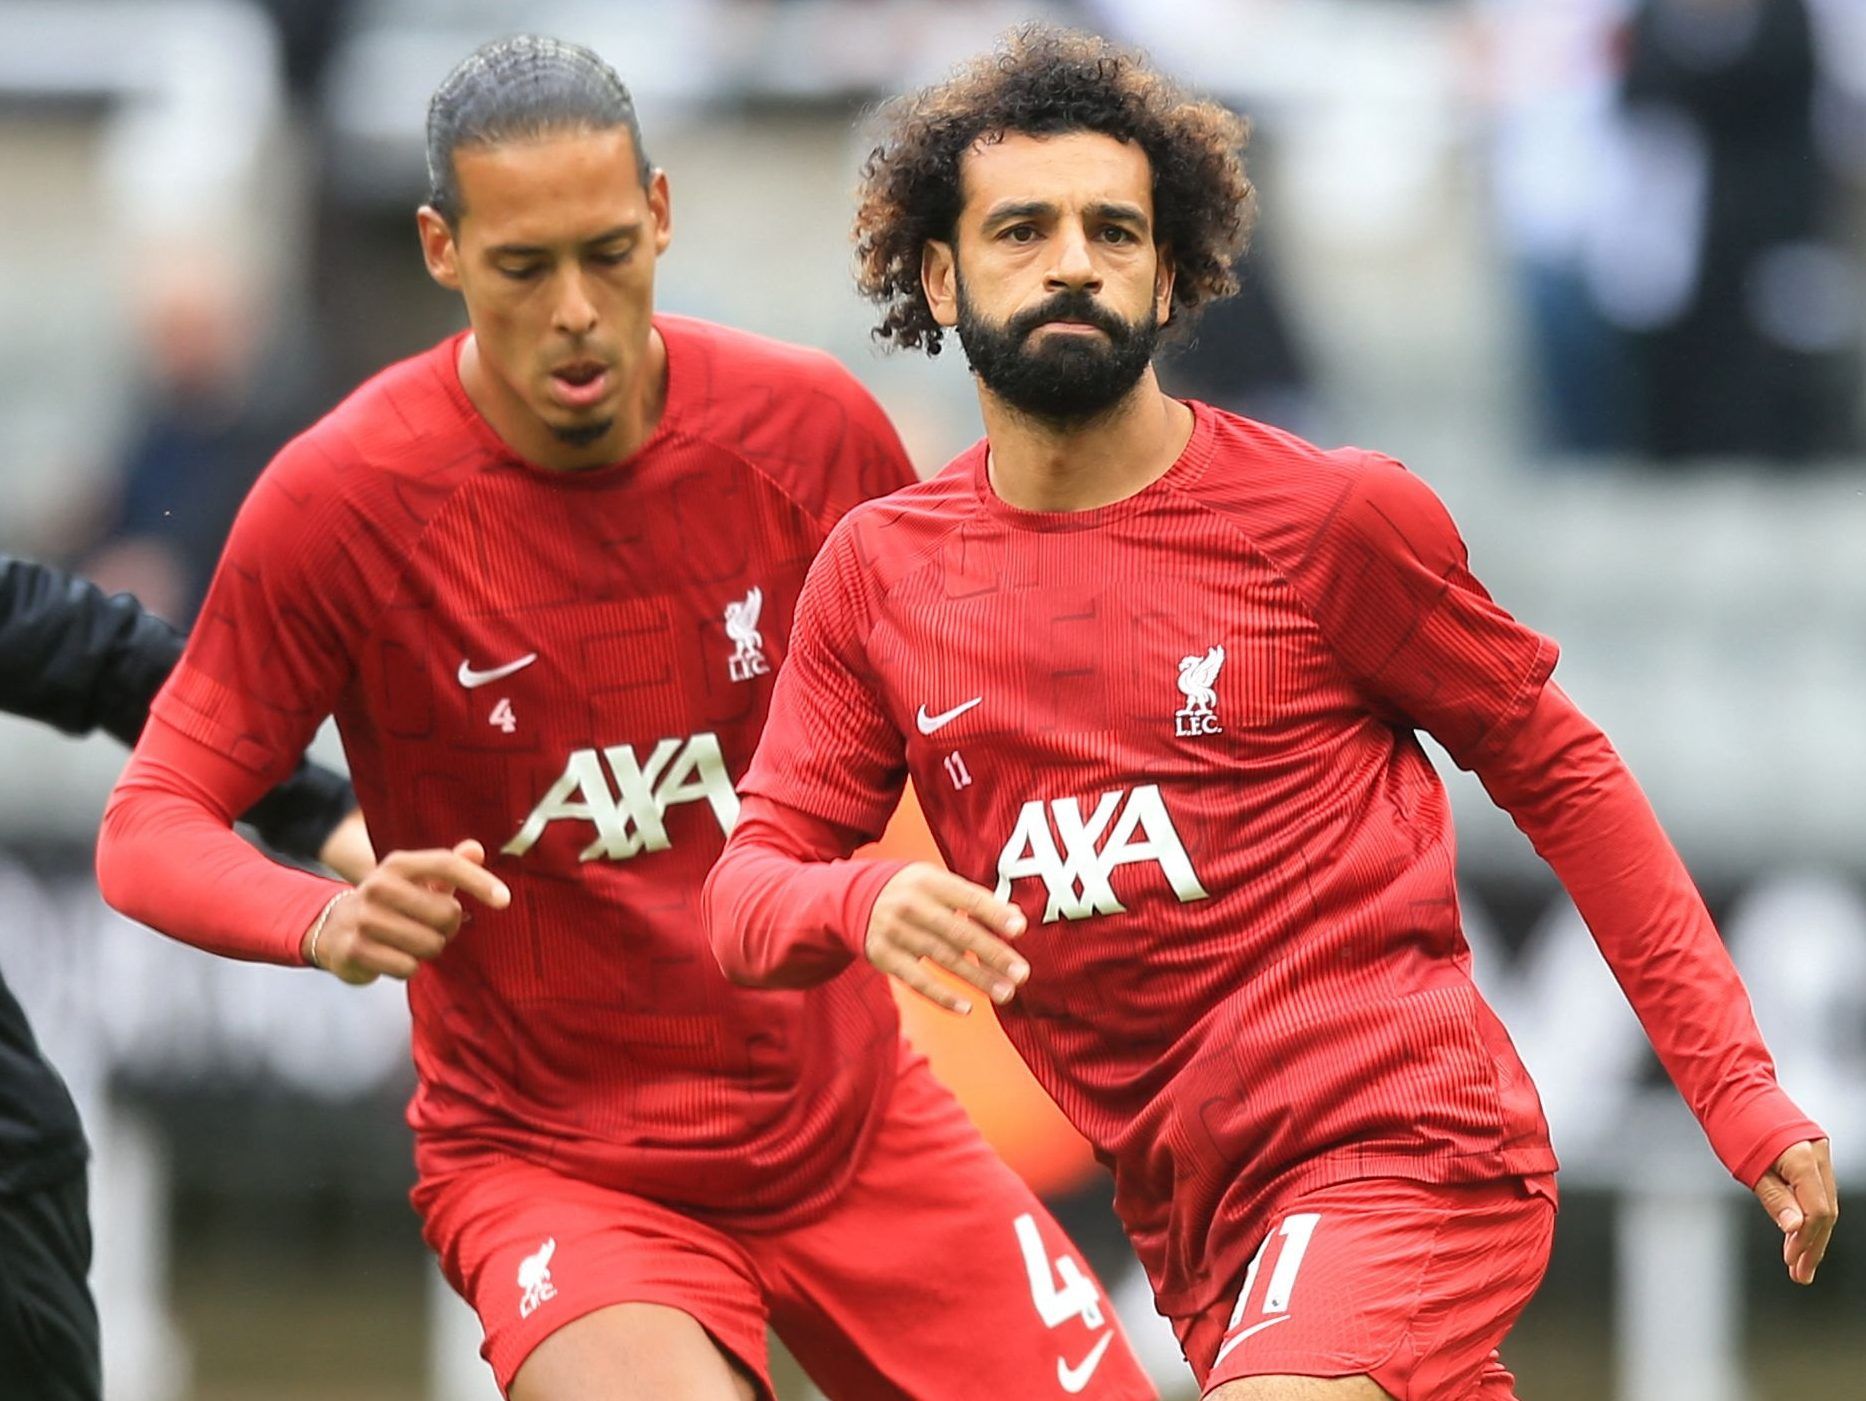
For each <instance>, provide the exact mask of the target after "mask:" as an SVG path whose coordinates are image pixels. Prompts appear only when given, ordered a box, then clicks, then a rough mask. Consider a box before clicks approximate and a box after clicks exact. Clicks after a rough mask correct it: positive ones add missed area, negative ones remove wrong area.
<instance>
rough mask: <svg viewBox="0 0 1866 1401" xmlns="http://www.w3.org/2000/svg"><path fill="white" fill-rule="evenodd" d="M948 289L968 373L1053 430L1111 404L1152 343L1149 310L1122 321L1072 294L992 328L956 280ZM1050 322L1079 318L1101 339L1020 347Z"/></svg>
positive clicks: (1154, 326) (1059, 339) (1154, 319)
mask: <svg viewBox="0 0 1866 1401" xmlns="http://www.w3.org/2000/svg"><path fill="white" fill-rule="evenodd" d="M955 290H956V291H957V293H958V300H959V326H958V330H959V344H960V345H961V346H963V347H964V349H965V358H966V361H967V362H968V363H969V364H970V365H971V366H972V372H973V373H974V374H976V375H977V376H978V377H979V378H980V379H981V380H983V381H984V383H985V387H986V388H987V389H989V390H991V392H992V393H993V394H996V395H997V396H998V397H999V398H1000V399H1002V400H1004V402H1005V403H1007V404H1009V405H1010V406H1011V407H1012V408H1014V409H1016V410H1018V411H1019V412H1021V413H1025V414H1028V415H1030V416H1031V417H1032V418H1035V419H1040V420H1042V421H1043V422H1045V423H1050V424H1054V425H1056V426H1058V427H1072V426H1077V425H1080V424H1082V423H1085V422H1087V421H1088V420H1090V419H1093V418H1095V417H1096V416H1097V415H1099V414H1102V413H1105V412H1106V411H1107V410H1108V409H1110V408H1112V407H1113V406H1114V405H1115V404H1117V403H1119V402H1120V401H1121V400H1122V399H1123V398H1125V397H1126V396H1127V394H1128V393H1129V392H1130V391H1131V390H1132V389H1133V388H1134V386H1135V385H1136V384H1138V383H1139V382H1140V377H1141V375H1143V374H1144V373H1146V369H1147V366H1148V364H1149V363H1150V362H1151V361H1152V360H1153V352H1154V350H1155V348H1156V347H1157V346H1158V345H1159V343H1160V318H1159V315H1158V314H1157V313H1156V312H1155V311H1154V310H1153V308H1152V307H1151V306H1149V307H1148V308H1147V315H1146V318H1145V319H1144V320H1140V321H1125V320H1123V319H1122V318H1121V317H1120V316H1119V315H1118V314H1116V313H1115V312H1112V311H1110V310H1109V309H1108V308H1107V307H1105V306H1103V305H1102V304H1101V303H1100V302H1098V301H1096V300H1095V298H1094V297H1093V296H1092V295H1091V294H1090V293H1088V292H1085V291H1082V290H1081V289H1077V290H1075V291H1070V292H1058V293H1057V294H1056V295H1055V296H1053V297H1051V298H1050V299H1049V300H1048V301H1046V302H1044V303H1043V305H1041V306H1039V307H1034V308H1032V309H1031V310H1029V311H1026V312H1023V313H1021V314H1019V315H1017V316H1014V317H1012V318H1011V319H1010V320H1009V321H1007V322H1004V323H1002V324H996V325H994V324H993V323H992V322H989V321H987V320H985V319H984V318H983V317H981V316H980V315H979V314H978V312H977V309H976V308H975V307H974V306H973V305H972V303H971V301H970V300H969V299H968V298H967V297H966V294H965V284H964V283H963V282H959V283H958V284H957V286H956V289H955ZM1052 321H1081V322H1084V323H1086V324H1088V325H1090V326H1094V327H1095V328H1097V329H1098V330H1100V331H1102V332H1103V333H1104V334H1105V335H1106V336H1107V337H1108V339H1107V341H1106V342H1102V341H1098V340H1096V339H1095V338H1094V337H1092V336H1074V335H1067V336H1065V335H1056V336H1049V337H1046V338H1045V339H1044V340H1043V341H1042V342H1040V343H1039V344H1037V345H1036V346H1034V347H1033V346H1031V345H1029V344H1027V342H1028V341H1029V339H1030V337H1031V335H1032V334H1033V333H1034V332H1035V331H1036V330H1037V328H1038V327H1040V326H1044V325H1047V324H1048V323H1049V322H1052Z"/></svg>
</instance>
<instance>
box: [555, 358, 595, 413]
mask: <svg viewBox="0 0 1866 1401" xmlns="http://www.w3.org/2000/svg"><path fill="white" fill-rule="evenodd" d="M608 388H609V367H608V366H607V365H605V364H603V362H602V361H600V360H574V361H572V362H571V363H570V364H568V365H559V366H558V367H557V368H556V369H554V370H552V371H551V394H552V397H554V398H555V399H556V400H557V401H558V402H559V403H561V404H563V405H564V406H565V407H567V408H587V407H588V406H589V405H591V404H594V403H596V402H597V401H598V400H600V399H601V398H602V397H603V395H604V394H605V393H607V392H608Z"/></svg>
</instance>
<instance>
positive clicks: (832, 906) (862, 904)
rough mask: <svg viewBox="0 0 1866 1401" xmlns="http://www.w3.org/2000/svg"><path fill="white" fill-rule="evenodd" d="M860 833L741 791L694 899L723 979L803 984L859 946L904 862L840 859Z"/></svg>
mask: <svg viewBox="0 0 1866 1401" xmlns="http://www.w3.org/2000/svg"><path fill="white" fill-rule="evenodd" d="M862 840H863V839H862V838H861V837H860V836H859V835H858V834H856V833H854V832H852V831H850V830H849V829H848V828H844V827H838V826H836V825H835V824H834V823H831V822H825V821H823V820H822V819H821V818H818V817H813V816H811V815H810V814H809V813H807V812H803V811H801V810H800V809H798V808H794V807H791V806H789V805H788V804H785V803H778V802H773V801H772V800H770V799H769V798H761V797H758V796H756V795H755V794H753V795H748V796H747V797H746V798H745V800H744V806H743V807H741V808H740V810H739V820H738V822H737V823H736V824H735V825H734V826H733V829H732V836H731V838H730V839H729V840H728V841H727V842H726V849H725V851H724V852H723V853H722V854H721V855H720V858H719V860H718V862H717V863H716V864H715V865H714V866H713V870H712V873H711V874H710V875H709V876H707V878H706V890H705V894H704V896H703V897H702V901H701V906H702V909H703V910H704V911H705V918H706V927H707V934H708V937H709V938H710V939H711V940H712V945H713V956H714V957H715V958H717V959H718V960H719V966H720V967H721V968H722V969H723V970H725V974H726V976H727V977H728V978H730V979H732V981H733V982H735V983H743V984H747V985H750V986H763V987H792V988H795V987H810V986H812V985H814V984H817V983H821V982H827V981H828V980H829V979H830V978H833V977H834V976H835V975H836V974H837V973H840V972H841V971H842V970H843V969H844V968H846V967H847V966H848V965H849V964H850V963H851V962H852V961H853V960H854V959H856V958H857V957H859V956H860V955H861V952H862V944H863V941H864V939H865V937H866V934H867V930H868V916H869V913H870V912H871V911H872V910H873V909H874V905H875V897H876V896H877V895H879V894H880V893H881V887H882V886H884V885H886V884H887V883H888V882H889V880H891V879H893V877H894V874H895V873H896V872H897V871H899V870H900V869H901V868H902V867H903V866H906V865H907V864H909V863H907V862H905V861H896V860H882V859H876V860H859V861H857V860H847V859H844V858H846V857H847V856H848V854H849V853H850V852H851V851H853V850H854V849H855V848H856V847H857V846H859V845H861V842H862Z"/></svg>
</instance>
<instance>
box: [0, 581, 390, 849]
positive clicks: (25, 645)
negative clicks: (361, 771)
mask: <svg viewBox="0 0 1866 1401" xmlns="http://www.w3.org/2000/svg"><path fill="white" fill-rule="evenodd" d="M182 640H183V639H182V634H181V632H180V631H179V630H178V629H176V628H175V627H173V626H171V625H170V624H169V623H166V622H164V621H163V620H162V619H161V618H158V617H156V616H155V614H153V613H150V612H149V611H147V610H146V609H145V608H143V606H142V605H141V604H140V603H138V602H137V601H136V600H135V599H134V598H132V597H131V596H130V595H128V594H117V595H115V596H114V597H113V596H111V595H108V594H106V593H105V592H104V591H103V590H102V589H100V588H98V587H97V586H96V585H95V584H93V583H91V582H90V581H89V580H87V579H81V578H78V577H77V576H76V575H73V574H68V573H66V572H65V571H64V570H61V569H54V568H52V567H51V566H49V565H44V564H34V563H30V562H28V561H26V560H19V559H13V558H11V557H10V556H6V555H0V711H6V712H9V713H11V714H14V715H22V716H25V717H26V718H27V719H29V720H39V721H42V722H44V723H45V724H48V725H52V726H54V727H56V728H57V729H60V730H63V731H64V732H65V733H66V734H70V735H85V734H89V733H91V732H92V731H93V730H103V731H105V732H106V733H108V734H111V735H114V736H115V737H116V738H117V739H119V740H121V741H122V742H123V743H124V744H129V745H133V744H135V743H136V740H137V737H138V736H139V735H141V734H142V732H143V724H144V722H145V721H146V720H148V718H149V704H150V702H151V701H153V700H154V699H155V694H156V692H157V691H159V690H160V689H161V688H162V683H163V682H164V681H165V680H167V679H168V674H169V672H171V671H173V670H174V669H175V663H176V662H177V661H179V660H180V659H181V651H182ZM355 806H356V794H355V793H354V792H352V791H351V788H350V785H349V783H348V781H346V780H345V779H344V778H343V777H342V775H340V774H336V773H333V772H331V771H330V770H329V769H326V768H324V767H322V766H321V765H318V764H314V763H312V762H311V761H310V760H308V759H307V760H305V761H303V762H301V763H300V764H299V766H298V771H297V772H296V773H294V774H293V775H292V776H291V777H290V778H288V779H286V780H285V782H283V783H281V784H280V785H279V786H278V787H277V788H274V789H273V790H272V791H271V792H270V793H268V794H267V795H266V796H265V797H263V798H261V799H260V800H259V801H258V802H257V803H256V804H254V805H253V808H252V810H251V811H250V812H248V813H247V814H246V817H245V820H246V821H248V822H250V823H252V824H253V826H254V827H255V828H256V829H257V830H258V832H259V835H260V836H261V837H262V838H263V839H264V840H265V841H266V843H267V844H268V845H269V846H271V847H273V848H274V849H276V850H278V851H281V852H284V853H285V854H286V855H288V856H295V857H299V858H301V859H305V860H315V859H316V858H317V854H318V852H319V851H320V850H321V849H322V848H323V845H324V840H325V838H327V837H328V836H329V835H330V832H331V829H332V828H334V827H335V826H336V825H337V824H338V823H339V822H341V821H342V820H343V818H344V816H345V814H347V813H348V812H349V811H350V809H351V808H353V807H355Z"/></svg>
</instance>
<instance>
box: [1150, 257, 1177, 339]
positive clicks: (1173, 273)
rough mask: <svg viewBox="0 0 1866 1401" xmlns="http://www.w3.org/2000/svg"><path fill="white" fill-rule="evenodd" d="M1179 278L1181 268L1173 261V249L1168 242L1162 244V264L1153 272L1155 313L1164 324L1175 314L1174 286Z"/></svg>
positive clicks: (1155, 316)
mask: <svg viewBox="0 0 1866 1401" xmlns="http://www.w3.org/2000/svg"><path fill="white" fill-rule="evenodd" d="M1178 279H1179V268H1178V266H1177V265H1176V264H1175V263H1174V262H1173V250H1172V249H1171V248H1170V247H1168V246H1167V245H1166V244H1161V245H1160V265H1159V267H1158V268H1156V269H1155V270H1154V274H1153V315H1154V319H1155V320H1156V321H1158V322H1159V323H1160V324H1161V325H1162V326H1164V325H1165V324H1166V323H1167V322H1168V321H1170V320H1171V319H1172V316H1173V286H1174V284H1175V283H1176V282H1177V281H1178Z"/></svg>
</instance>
